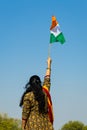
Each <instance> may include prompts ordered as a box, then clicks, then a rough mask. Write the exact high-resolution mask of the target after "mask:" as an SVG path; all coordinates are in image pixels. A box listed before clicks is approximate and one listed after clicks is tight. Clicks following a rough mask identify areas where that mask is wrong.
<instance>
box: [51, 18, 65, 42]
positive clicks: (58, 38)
mask: <svg viewBox="0 0 87 130" xmlns="http://www.w3.org/2000/svg"><path fill="white" fill-rule="evenodd" d="M54 42H60V43H61V44H63V43H64V42H65V38H64V36H63V33H62V31H61V30H60V27H59V23H58V22H57V20H56V17H55V16H52V25H51V27H50V43H54Z"/></svg>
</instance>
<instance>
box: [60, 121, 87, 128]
mask: <svg viewBox="0 0 87 130" xmlns="http://www.w3.org/2000/svg"><path fill="white" fill-rule="evenodd" d="M61 130H87V126H84V124H83V123H82V122H80V121H69V122H68V123H66V124H64V126H63V127H62V128H61Z"/></svg>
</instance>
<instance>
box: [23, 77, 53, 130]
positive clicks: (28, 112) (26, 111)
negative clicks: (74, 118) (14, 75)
mask: <svg viewBox="0 0 87 130" xmlns="http://www.w3.org/2000/svg"><path fill="white" fill-rule="evenodd" d="M43 85H45V86H46V87H48V89H49V90H50V79H49V78H46V77H45V78H44V83H43ZM45 97H46V94H45ZM45 100H47V98H46V99H45ZM22 119H25V120H27V121H26V130H54V128H53V125H52V123H51V122H50V120H49V116H48V114H40V113H39V110H38V102H37V101H36V100H35V98H34V94H33V92H29V93H27V94H25V97H24V101H23V109H22Z"/></svg>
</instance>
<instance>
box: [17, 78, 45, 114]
mask: <svg viewBox="0 0 87 130" xmlns="http://www.w3.org/2000/svg"><path fill="white" fill-rule="evenodd" d="M25 89H26V90H25V92H24V93H23V95H22V97H21V101H20V104H19V105H20V107H22V105H23V99H24V96H25V94H26V93H28V92H31V91H32V92H33V93H34V96H35V100H37V101H38V104H39V105H38V107H39V112H40V113H46V112H47V109H46V106H45V105H46V103H45V94H44V93H43V91H42V85H41V80H40V77H39V76H37V75H33V76H32V77H31V78H30V80H29V82H28V83H27V84H26V85H25Z"/></svg>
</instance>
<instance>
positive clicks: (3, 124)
mask: <svg viewBox="0 0 87 130" xmlns="http://www.w3.org/2000/svg"><path fill="white" fill-rule="evenodd" d="M0 130H21V121H20V120H19V119H14V118H9V117H8V116H7V114H4V115H0Z"/></svg>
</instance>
